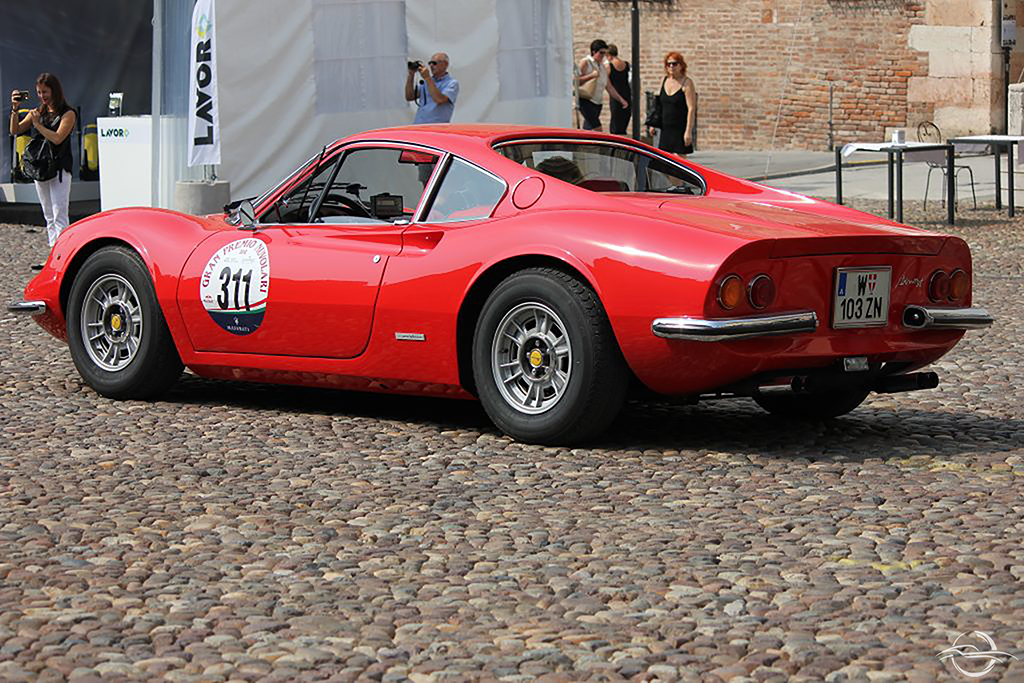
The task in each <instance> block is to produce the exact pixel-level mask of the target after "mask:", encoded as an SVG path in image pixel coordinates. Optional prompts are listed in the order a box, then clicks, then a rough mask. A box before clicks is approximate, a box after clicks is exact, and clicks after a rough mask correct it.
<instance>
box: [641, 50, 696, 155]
mask: <svg viewBox="0 0 1024 683" xmlns="http://www.w3.org/2000/svg"><path fill="white" fill-rule="evenodd" d="M696 120H697V89H696V88H695V87H694V85H693V80H692V79H691V78H690V77H688V76H687V75H686V62H685V61H684V60H683V56H682V55H681V54H679V53H678V52H669V53H668V54H667V55H665V78H664V80H662V82H661V91H660V92H659V93H658V96H657V97H656V98H655V100H654V111H652V112H651V115H650V116H649V117H648V119H647V126H648V130H647V133H648V135H653V132H652V131H651V130H650V129H651V128H661V138H660V139H659V140H658V148H659V149H663V150H665V151H666V152H673V153H675V154H679V155H683V156H685V155H687V154H692V153H693V137H694V125H695V122H696Z"/></svg>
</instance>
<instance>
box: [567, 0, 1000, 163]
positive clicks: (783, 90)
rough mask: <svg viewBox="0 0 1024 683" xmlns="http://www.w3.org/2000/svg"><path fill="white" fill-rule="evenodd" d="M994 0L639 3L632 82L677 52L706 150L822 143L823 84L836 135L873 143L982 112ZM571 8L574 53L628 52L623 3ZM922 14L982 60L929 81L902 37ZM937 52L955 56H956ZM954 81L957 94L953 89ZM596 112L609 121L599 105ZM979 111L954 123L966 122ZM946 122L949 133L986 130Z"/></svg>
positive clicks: (588, 1)
mask: <svg viewBox="0 0 1024 683" xmlns="http://www.w3.org/2000/svg"><path fill="white" fill-rule="evenodd" d="M994 1H998V0H802V1H801V0H701V1H700V2H696V1H694V0H673V2H672V3H671V4H662V3H650V2H641V3H640V5H641V46H642V51H641V70H642V76H641V86H642V89H643V90H656V89H657V88H658V86H659V85H660V82H661V78H662V75H663V73H664V72H663V69H662V67H661V63H662V57H663V55H664V53H665V52H667V51H668V50H672V49H675V50H679V51H680V52H682V53H683V55H684V56H685V58H686V61H687V63H688V64H689V71H688V75H689V76H690V77H691V78H692V79H693V80H694V83H695V85H696V87H697V92H698V96H699V103H700V105H699V122H698V129H699V143H700V147H701V148H704V149H713V148H733V149H740V148H744V147H749V148H769V147H770V146H774V147H775V148H776V149H785V148H804V149H825V148H827V145H828V142H829V88H830V86H831V88H832V91H833V95H832V99H833V130H834V135H835V140H836V142H837V143H844V142H849V141H853V140H880V139H883V138H885V137H887V136H888V135H889V133H890V132H891V131H892V130H893V129H896V128H909V129H910V130H909V131H908V137H909V138H910V139H913V138H914V135H915V132H916V131H915V127H916V125H917V123H918V122H919V121H921V120H932V119H934V118H935V115H936V111H937V108H939V109H941V108H942V107H946V108H947V109H949V111H961V110H965V111H966V110H970V111H972V112H974V113H975V114H976V112H975V111H974V110H976V109H977V107H978V106H982V107H983V108H984V112H986V113H989V114H990V113H991V111H992V109H993V107H994V106H995V105H994V104H993V101H992V99H993V95H992V90H993V88H992V87H991V83H992V79H993V75H992V58H991V57H992V55H991V52H992V50H991V49H989V47H988V44H987V43H985V42H984V38H985V36H991V35H993V33H992V31H993V28H992V25H991V24H992V22H991V16H992V14H993V11H994V8H993V3H994ZM964 8H969V10H970V11H966V12H965V11H964ZM572 9H573V36H574V45H573V48H574V54H575V56H576V60H577V61H578V60H579V59H580V58H582V57H583V56H584V55H585V54H587V51H588V46H589V43H590V41H591V40H593V39H594V38H598V37H600V38H604V39H605V40H607V41H608V42H609V43H615V44H617V45H618V47H619V56H620V57H623V58H625V59H630V54H631V40H630V35H631V34H630V3H629V2H607V1H603V0H572ZM927 22H937V23H940V24H957V22H959V24H957V25H963V24H967V26H966V28H965V30H966V31H967V33H966V34H965V35H967V36H968V38H967V40H968V43H967V47H963V46H956V45H954V46H950V47H951V49H954V50H966V53H965V54H964V55H962V56H964V57H965V58H966V60H967V63H968V64H972V60H973V61H976V62H979V63H980V66H979V67H978V68H977V69H975V68H974V67H970V69H968V71H969V73H966V72H965V73H966V76H965V78H966V79H967V80H966V81H964V82H961V81H957V82H956V84H954V83H953V81H947V82H937V81H934V79H933V80H929V69H930V63H933V62H935V61H936V59H937V56H936V53H935V51H934V49H932V48H931V47H926V48H925V49H917V48H919V47H921V46H920V45H916V46H915V47H912V45H915V41H914V40H911V38H912V35H911V31H912V27H915V26H923V25H925V24H926V23H927ZM995 30H996V31H997V30H998V27H996V29H995ZM971 31H975V33H977V36H976V37H975V38H974V40H975V42H976V43H978V44H980V45H981V47H980V48H979V47H977V45H975V46H974V47H975V49H976V50H977V49H980V50H982V51H983V52H984V51H985V50H988V51H989V54H988V55H985V54H982V55H980V57H979V56H978V55H973V54H972V53H971V52H970V50H971V49H972V47H971V45H972V43H971V40H972V39H971V36H974V33H971ZM914 35H915V36H918V37H920V35H925V36H926V37H928V36H930V35H931V34H928V33H927V32H926V33H924V34H920V31H918V32H917V33H915V34H914ZM951 35H952V34H951ZM956 35H959V34H956ZM929 39H930V38H929ZM916 42H917V43H920V42H921V41H920V40H917V41H916ZM925 42H927V41H925ZM929 49H932V51H931V52H929V51H928V50H929ZM996 52H998V49H996ZM986 57H988V64H987V65H986V64H985V58H986ZM946 61H951V62H956V63H960V62H958V61H957V59H956V55H954V57H953V58H951V59H947V60H946ZM944 63H945V62H944ZM979 70H980V73H976V72H978V71H979ZM999 75H1000V74H999V73H997V74H996V76H999ZM1014 75H1015V76H1016V74H1014ZM912 79H914V80H913V82H914V83H916V84H918V85H921V84H925V83H927V84H928V85H930V86H938V92H932V93H931V94H924V95H922V94H921V93H922V91H921V88H918V89H917V91H916V96H914V97H908V86H909V84H910V83H911V82H912ZM954 85H955V87H953V86H954ZM943 86H948V87H943ZM961 86H963V87H964V88H966V92H963V93H959V92H955V90H956V88H961ZM950 87H953V91H951V90H950ZM961 89H962V88H961ZM996 89H997V90H998V88H996ZM951 97H952V98H954V100H955V101H953V102H952V103H951V102H950V101H949V99H950V98H951ZM958 97H959V98H960V99H962V100H964V101H962V102H961V101H960V100H956V98H958ZM641 99H643V98H641ZM979 99H980V100H983V102H981V103H980V104H979V102H978V100H979ZM606 100H607V98H606ZM607 109H608V107H607V106H606V107H605V110H607ZM943 111H946V109H943ZM1000 112H1001V109H1000ZM604 117H605V119H606V121H607V111H605V112H604ZM977 118H978V116H976V115H975V116H974V118H972V119H971V121H972V124H971V125H967V124H965V125H964V126H963V127H961V128H973V127H975V125H974V124H976V123H977V121H975V119H977ZM990 118H994V117H990ZM998 118H1000V119H1001V113H1000V115H999V117H998ZM986 122H987V120H986ZM949 123H950V125H948V126H947V128H950V130H947V131H944V132H946V133H947V134H954V133H957V134H958V133H967V132H975V133H982V132H986V133H987V132H989V131H988V130H966V129H961V128H958V127H957V125H955V122H954V121H950V122H949ZM773 140H774V142H773Z"/></svg>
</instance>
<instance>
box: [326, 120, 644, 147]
mask: <svg viewBox="0 0 1024 683" xmlns="http://www.w3.org/2000/svg"><path fill="white" fill-rule="evenodd" d="M549 137H556V138H573V139H576V140H594V141H601V140H607V141H625V142H629V143H632V144H638V143H636V142H635V141H634V140H632V139H631V138H623V137H620V136H618V135H611V134H606V133H594V132H590V131H581V130H578V129H574V128H557V127H554V126H522V125H509V124H452V123H430V124H420V125H409V126H396V127H394V128H377V129H375V130H368V131H366V132H363V133H357V134H355V135H352V136H350V137H347V138H344V141H348V142H353V141H358V140H391V141H394V142H409V143H418V144H422V145H428V146H431V147H437V148H439V149H446V150H449V151H452V152H456V153H465V152H469V151H470V150H473V149H479V148H481V147H486V148H490V147H492V146H493V145H495V144H496V143H498V142H502V141H505V140H515V139H529V138H549ZM340 142H342V140H339V141H338V143H340ZM638 146H642V145H638Z"/></svg>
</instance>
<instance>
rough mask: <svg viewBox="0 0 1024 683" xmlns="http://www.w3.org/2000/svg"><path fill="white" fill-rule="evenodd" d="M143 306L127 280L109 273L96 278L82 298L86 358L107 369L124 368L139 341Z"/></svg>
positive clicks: (136, 349)
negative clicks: (87, 355)
mask: <svg viewBox="0 0 1024 683" xmlns="http://www.w3.org/2000/svg"><path fill="white" fill-rule="evenodd" d="M142 326H143V319H142V306H141V305H140V304H139V295H138V294H136V293H135V288H134V287H132V285H131V283H129V282H128V280H126V279H124V278H123V277H121V276H120V275H117V274H114V273H109V274H107V275H103V276H102V277H99V278H97V279H96V281H95V282H93V283H92V286H90V287H89V291H88V292H86V293H85V299H84V300H83V301H82V316H81V327H82V342H83V345H84V346H85V350H86V352H87V353H88V354H89V358H90V359H91V360H92V362H93V363H95V364H96V365H97V366H98V367H100V368H102V369H103V370H106V371H108V372H118V371H119V370H124V369H125V367H127V366H128V364H130V363H131V362H132V360H133V359H134V358H135V355H136V354H137V353H138V352H139V344H140V343H141V342H142Z"/></svg>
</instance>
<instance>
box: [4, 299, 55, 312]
mask: <svg viewBox="0 0 1024 683" xmlns="http://www.w3.org/2000/svg"><path fill="white" fill-rule="evenodd" d="M7 310H8V311H10V312H11V313H21V314H23V315H39V314H41V313H46V302H45V301H12V302H11V303H9V304H7Z"/></svg>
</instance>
